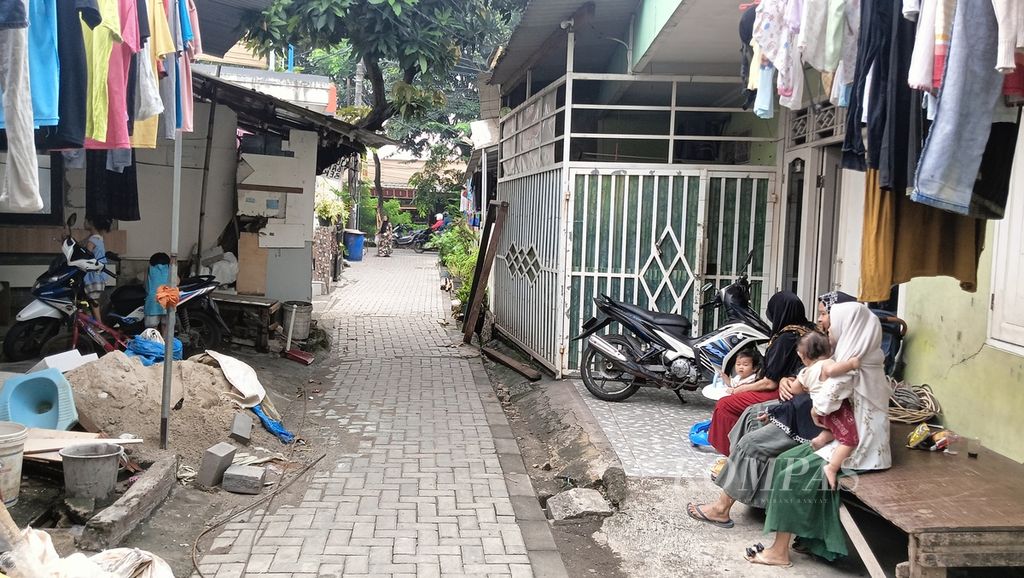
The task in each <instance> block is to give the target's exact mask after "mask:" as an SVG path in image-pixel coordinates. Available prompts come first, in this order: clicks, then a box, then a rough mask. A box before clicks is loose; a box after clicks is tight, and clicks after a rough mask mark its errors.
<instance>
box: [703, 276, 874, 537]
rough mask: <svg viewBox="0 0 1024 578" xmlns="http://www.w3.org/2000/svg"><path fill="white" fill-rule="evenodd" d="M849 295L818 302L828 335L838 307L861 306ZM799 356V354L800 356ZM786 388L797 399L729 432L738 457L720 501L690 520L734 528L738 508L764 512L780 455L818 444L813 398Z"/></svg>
mask: <svg viewBox="0 0 1024 578" xmlns="http://www.w3.org/2000/svg"><path fill="white" fill-rule="evenodd" d="M855 301H856V299H855V298H853V297H852V296H850V295H847V294H845V293H829V294H826V295H822V296H820V297H818V327H819V329H821V330H822V331H824V332H828V330H829V327H830V318H829V313H830V311H831V309H832V307H833V305H835V304H836V303H849V302H855ZM794 355H795V353H794ZM780 389H781V390H783V391H786V392H787V393H790V394H792V396H793V397H791V398H790V399H789V400H788V401H786V402H784V403H782V404H781V405H780V404H779V402H778V401H777V400H772V401H769V402H766V403H760V404H755V405H752V406H750V407H748V408H747V409H746V410H745V411H744V412H743V414H742V415H741V416H740V419H739V421H738V422H737V423H736V425H735V427H733V429H732V431H731V432H730V433H729V439H730V441H731V446H732V454H731V455H730V456H729V459H728V460H727V461H726V463H725V466H724V467H723V468H722V470H721V472H720V473H719V474H718V476H717V477H716V479H715V483H716V484H717V485H718V486H719V487H720V488H722V493H721V495H720V496H719V498H718V500H716V501H715V502H713V503H711V504H700V505H697V504H690V505H689V506H688V508H687V510H688V513H689V514H690V516H691V517H692V518H694V519H696V520H699V521H701V522H708V523H711V524H714V525H716V526H720V527H725V528H731V527H732V526H733V522H732V519H731V517H730V512H731V510H732V506H733V505H734V504H735V503H736V502H737V501H739V502H742V503H744V504H747V505H748V506H752V507H755V508H764V507H765V506H766V505H767V503H768V493H769V490H770V489H771V472H772V467H773V466H774V464H775V458H776V457H778V456H779V454H781V453H783V452H785V451H786V450H789V449H791V448H794V447H796V446H798V445H799V444H800V443H803V442H805V441H807V440H811V439H814V438H815V437H816V436H818V435H819V434H820V432H821V430H820V429H819V428H818V427H817V426H816V425H815V424H814V421H813V419H812V418H811V415H810V410H811V405H812V404H811V399H810V396H808V395H807V394H806V392H805V391H803V389H802V388H801V387H800V384H799V382H797V381H796V379H793V378H783V379H782V382H781V383H780ZM772 406H778V407H779V409H778V410H777V411H776V412H773V413H774V414H775V415H774V419H772V420H766V419H765V418H766V417H767V415H766V410H767V409H768V408H769V407H772Z"/></svg>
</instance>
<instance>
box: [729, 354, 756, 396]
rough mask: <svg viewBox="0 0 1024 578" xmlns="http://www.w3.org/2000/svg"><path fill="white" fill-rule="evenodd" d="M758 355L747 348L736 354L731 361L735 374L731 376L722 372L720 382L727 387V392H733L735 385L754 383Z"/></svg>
mask: <svg viewBox="0 0 1024 578" xmlns="http://www.w3.org/2000/svg"><path fill="white" fill-rule="evenodd" d="M757 358H758V355H757V354H756V353H754V352H753V351H751V350H749V349H744V350H743V351H741V352H739V353H737V354H736V361H735V362H734V363H733V368H732V370H733V372H734V373H735V375H733V376H732V377H730V376H729V374H728V373H726V372H724V371H723V372H722V382H723V383H725V386H726V387H727V388H728V389H727V391H728V392H729V393H735V392H734V391H733V390H735V389H736V388H737V387H740V386H742V385H747V384H749V383H754V382H755V381H757V370H758V369H759V365H760V364H759V363H758V359H757Z"/></svg>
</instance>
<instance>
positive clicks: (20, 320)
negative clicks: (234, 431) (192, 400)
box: [3, 214, 227, 361]
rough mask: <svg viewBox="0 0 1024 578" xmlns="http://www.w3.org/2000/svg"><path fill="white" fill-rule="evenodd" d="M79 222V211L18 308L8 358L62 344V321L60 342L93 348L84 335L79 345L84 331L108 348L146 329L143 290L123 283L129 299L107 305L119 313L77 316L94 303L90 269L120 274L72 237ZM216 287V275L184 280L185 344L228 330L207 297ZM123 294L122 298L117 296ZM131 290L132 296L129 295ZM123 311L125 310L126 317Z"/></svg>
mask: <svg viewBox="0 0 1024 578" xmlns="http://www.w3.org/2000/svg"><path fill="white" fill-rule="evenodd" d="M76 221H77V215H76V214H72V215H71V216H70V217H68V220H67V223H66V225H67V233H66V235H65V237H64V241H63V242H62V243H61V255H59V256H57V257H55V258H54V260H53V261H52V262H51V263H50V266H49V268H48V269H47V271H46V272H45V273H43V274H42V275H40V276H39V277H38V278H37V279H36V282H35V284H34V285H33V287H32V296H33V297H35V300H33V301H32V302H31V303H29V304H28V305H26V306H25V308H23V309H22V310H21V311H20V312H19V313H18V315H17V317H16V323H15V324H14V326H12V327H11V329H10V330H9V331H8V332H7V335H6V336H5V337H4V343H3V350H4V356H5V357H6V358H7V360H8V361H24V360H26V359H32V358H33V357H37V356H39V355H40V353H43V352H47V351H49V350H50V349H55V348H57V349H60V348H59V347H57V344H56V343H55V341H57V340H59V337H58V333H60V329H61V327H62V326H68V327H70V328H71V330H72V331H71V335H72V338H71V343H70V344H63V343H61V344H59V345H61V347H63V346H64V345H70V347H79V346H80V345H81V348H86V349H91V348H92V347H91V345H90V344H89V342H88V341H86V340H84V339H83V340H82V342H81V344H79V343H78V337H79V335H80V334H84V335H88V336H89V337H90V338H92V339H93V340H96V341H102V342H103V344H102V345H101V347H103V349H105V350H106V349H108V348H107V347H106V345H111V344H112V345H116V346H120V345H121V344H123V342H124V338H125V337H126V336H128V335H134V334H138V333H141V331H142V329H143V327H142V325H143V315H142V309H143V306H144V302H145V289H144V288H142V287H141V286H128V287H122V288H120V289H118V290H115V291H114V298H117V299H118V300H119V301H121V302H123V303H126V304H125V305H123V306H121V307H118V306H117V305H115V304H114V303H112V304H111V305H108V307H107V310H108V311H111V310H113V311H114V314H115V315H114V316H113V317H111V315H110V314H108V313H104V314H103V317H104V319H105V320H108V323H109V325H104V324H103V323H102V322H100V321H99V320H92V321H91V322H90V321H87V320H84V319H82V318H81V317H82V316H80V315H79V312H80V310H83V311H86V316H87V317H88V316H91V307H90V304H89V303H88V300H87V299H86V298H85V294H84V288H85V275H86V273H90V272H97V271H103V272H104V273H106V274H108V275H110V276H111V277H115V278H116V277H117V275H115V274H114V273H113V272H112V271H110V270H109V269H107V268H106V266H105V265H104V263H103V262H102V261H100V260H98V259H96V258H95V256H94V255H93V254H92V252H91V251H89V250H88V249H86V248H85V247H84V246H82V245H81V244H80V243H78V241H76V240H75V239H74V238H73V237H72V236H71V227H73V226H74V224H75V222H76ZM106 259H107V260H108V261H119V260H120V259H119V258H118V257H117V255H116V254H115V253H112V252H107V254H106ZM197 279H198V280H197ZM216 287H217V285H216V283H215V282H213V281H212V277H209V278H193V279H186V280H185V281H184V282H183V283H182V287H181V291H182V294H181V300H180V301H179V311H178V320H179V324H180V325H179V327H181V330H180V332H179V333H178V337H179V339H181V340H182V342H183V345H185V346H186V348H187V349H190V350H193V351H195V350H197V348H198V347H203V348H205V347H208V346H210V345H213V344H215V343H218V342H219V341H220V339H221V337H222V336H223V333H222V331H226V330H227V326H226V325H225V324H224V320H223V319H221V317H220V314H219V312H218V311H217V308H216V305H215V304H214V303H213V301H212V300H211V299H209V297H208V294H209V293H210V292H212V291H213V290H214V289H216ZM140 291H141V296H140V294H139V292H140ZM119 295H121V296H122V297H120V298H118V296H119ZM129 295H131V296H132V299H134V301H130V300H128V299H126V297H127V296H129ZM197 298H198V299H197ZM113 300H114V299H112V301H113ZM129 307H130V308H129ZM122 311H124V312H126V313H125V314H124V315H123V316H122V315H121V312H122ZM127 312H131V313H127ZM89 319H90V320H91V317H89ZM98 345H100V344H98Z"/></svg>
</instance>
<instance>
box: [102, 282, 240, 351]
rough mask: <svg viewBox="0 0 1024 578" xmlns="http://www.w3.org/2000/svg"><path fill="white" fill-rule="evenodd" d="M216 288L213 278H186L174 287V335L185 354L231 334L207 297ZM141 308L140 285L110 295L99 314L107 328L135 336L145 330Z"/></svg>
mask: <svg viewBox="0 0 1024 578" xmlns="http://www.w3.org/2000/svg"><path fill="white" fill-rule="evenodd" d="M218 286H219V284H218V283H217V278H216V277H214V276H213V275H199V276H198V277H189V278H187V279H183V280H182V281H181V283H180V284H179V285H178V291H179V300H178V306H177V309H176V312H177V316H178V317H177V323H175V334H176V335H177V336H178V339H180V340H181V343H182V346H183V347H184V349H185V351H186V353H189V354H193V353H198V352H202V351H205V350H207V349H211V348H215V347H217V346H218V345H219V344H220V342H221V340H222V339H223V338H224V335H229V334H230V333H231V330H230V329H229V328H228V326H227V324H226V323H225V322H224V319H223V318H222V317H221V315H220V310H219V309H218V308H217V303H216V302H215V301H214V300H213V298H212V297H210V294H211V293H213V292H214V291H216V290H217V287H218ZM145 308H146V288H145V287H144V286H142V285H125V286H122V287H118V288H117V289H115V290H114V292H113V293H112V294H111V295H110V303H109V304H107V306H106V307H105V308H104V310H103V312H102V314H103V319H104V321H105V322H106V324H107V325H109V326H110V327H113V328H115V329H118V330H120V331H122V332H124V333H125V334H127V335H138V334H139V333H142V331H143V330H145V324H144V322H145Z"/></svg>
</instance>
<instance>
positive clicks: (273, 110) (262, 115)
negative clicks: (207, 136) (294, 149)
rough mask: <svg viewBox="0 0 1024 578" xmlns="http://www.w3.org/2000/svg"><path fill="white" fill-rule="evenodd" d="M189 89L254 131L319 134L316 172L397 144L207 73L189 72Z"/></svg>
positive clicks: (284, 135)
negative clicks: (226, 111) (222, 108)
mask: <svg viewBox="0 0 1024 578" xmlns="http://www.w3.org/2000/svg"><path fill="white" fill-rule="evenodd" d="M192 92H193V94H194V96H195V97H196V98H199V99H201V100H205V101H209V102H217V103H218V104H223V105H224V106H227V107H228V108H230V109H232V110H233V111H235V114H237V115H238V126H239V127H241V128H243V129H246V130H248V131H251V132H254V133H257V134H276V135H279V136H281V137H284V138H287V137H288V133H289V131H291V130H304V131H310V132H315V133H317V134H318V135H319V141H320V142H319V147H318V150H317V163H316V164H317V173H318V174H319V173H320V172H321V171H323V170H324V169H325V168H327V167H329V166H331V165H333V164H334V163H336V162H337V161H338V159H340V158H342V157H344V156H348V155H350V154H353V153H361V152H364V151H365V150H366V149H367V147H370V148H380V147H383V146H387V145H398V144H399V143H398V142H396V141H394V140H391V139H389V138H387V137H385V136H382V135H379V134H377V133H375V132H372V131H368V130H366V129H362V128H359V127H357V126H355V125H351V124H349V123H347V122H344V121H342V120H339V119H338V118H336V117H334V116H330V115H326V114H322V113H319V112H316V111H313V110H310V109H308V108H304V107H302V106H299V105H297V104H293V103H291V102H288V101H286V100H281V99H279V98H275V97H273V96H270V95H269V94H264V93H262V92H258V91H256V90H252V89H250V88H245V87H242V86H239V85H237V84H233V83H231V82H228V81H226V80H222V79H220V78H216V77H213V76H210V75H208V74H205V73H202V72H199V71H197V70H193V71H192Z"/></svg>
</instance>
